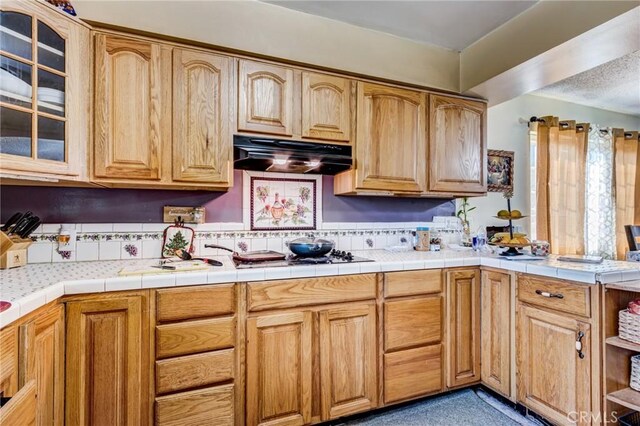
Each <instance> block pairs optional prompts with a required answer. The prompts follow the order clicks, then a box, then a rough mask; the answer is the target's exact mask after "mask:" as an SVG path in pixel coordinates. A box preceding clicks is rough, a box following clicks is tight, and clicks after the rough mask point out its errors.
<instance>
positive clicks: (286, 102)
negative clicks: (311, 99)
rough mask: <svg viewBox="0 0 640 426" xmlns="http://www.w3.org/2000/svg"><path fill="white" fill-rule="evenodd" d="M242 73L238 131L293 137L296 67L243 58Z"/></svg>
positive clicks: (240, 65)
mask: <svg viewBox="0 0 640 426" xmlns="http://www.w3.org/2000/svg"><path fill="white" fill-rule="evenodd" d="M238 72H239V78H238V85H239V87H238V130H240V131H247V132H259V133H270V134H273V135H282V136H291V135H292V134H293V70H292V69H291V68H285V67H280V66H277V65H270V64H266V63H262V62H254V61H247V60H244V59H241V60H240V62H239V66H238Z"/></svg>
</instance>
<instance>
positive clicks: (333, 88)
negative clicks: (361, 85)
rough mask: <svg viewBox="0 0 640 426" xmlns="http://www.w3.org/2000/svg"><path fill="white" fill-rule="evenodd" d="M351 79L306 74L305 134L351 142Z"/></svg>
mask: <svg viewBox="0 0 640 426" xmlns="http://www.w3.org/2000/svg"><path fill="white" fill-rule="evenodd" d="M350 135H351V80H347V79H345V78H341V77H334V76H330V75H324V74H315V73H311V72H303V73H302V137H304V138H316V139H327V140H333V141H340V142H349V138H350Z"/></svg>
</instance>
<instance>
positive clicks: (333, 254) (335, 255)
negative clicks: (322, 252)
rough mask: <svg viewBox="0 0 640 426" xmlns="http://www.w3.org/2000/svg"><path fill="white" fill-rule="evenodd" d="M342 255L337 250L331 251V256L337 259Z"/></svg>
mask: <svg viewBox="0 0 640 426" xmlns="http://www.w3.org/2000/svg"><path fill="white" fill-rule="evenodd" d="M339 254H340V252H339V251H338V250H336V249H333V250H331V256H334V257H337V256H338V255H339Z"/></svg>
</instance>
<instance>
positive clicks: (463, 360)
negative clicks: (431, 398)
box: [447, 269, 480, 387]
mask: <svg viewBox="0 0 640 426" xmlns="http://www.w3.org/2000/svg"><path fill="white" fill-rule="evenodd" d="M447 283H448V292H449V296H448V297H449V357H448V358H449V377H448V378H447V385H448V386H449V387H457V386H462V385H466V384H469V383H475V382H477V381H479V380H480V272H479V271H478V270H477V269H472V270H459V271H450V272H448V273H447Z"/></svg>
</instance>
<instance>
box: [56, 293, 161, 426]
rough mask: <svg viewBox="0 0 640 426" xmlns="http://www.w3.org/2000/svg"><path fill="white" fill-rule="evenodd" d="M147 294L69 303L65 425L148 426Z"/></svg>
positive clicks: (148, 354) (89, 298)
mask: <svg viewBox="0 0 640 426" xmlns="http://www.w3.org/2000/svg"><path fill="white" fill-rule="evenodd" d="M148 305H149V298H148V292H146V291H141V292H127V293H120V294H118V293H114V294H108V295H97V296H93V297H87V298H82V297H78V298H73V299H71V300H70V301H68V302H67V307H66V317H67V336H66V348H67V351H66V407H65V410H66V424H71V425H77V424H108V425H132V424H133V425H147V424H149V423H150V419H151V411H150V400H151V396H150V384H149V376H150V362H149V359H150V354H151V348H150V344H149V339H150V329H149V307H148Z"/></svg>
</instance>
